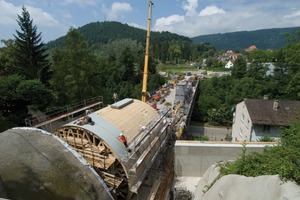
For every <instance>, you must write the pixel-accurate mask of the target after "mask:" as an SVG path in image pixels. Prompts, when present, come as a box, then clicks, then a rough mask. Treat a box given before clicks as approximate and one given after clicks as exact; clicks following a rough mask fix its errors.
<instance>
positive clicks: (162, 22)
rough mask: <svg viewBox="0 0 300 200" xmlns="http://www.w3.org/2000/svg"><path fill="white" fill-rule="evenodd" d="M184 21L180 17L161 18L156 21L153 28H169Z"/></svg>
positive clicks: (182, 17)
mask: <svg viewBox="0 0 300 200" xmlns="http://www.w3.org/2000/svg"><path fill="white" fill-rule="evenodd" d="M182 21H184V16H181V15H171V16H169V17H162V18H159V19H157V20H156V23H155V26H156V27H157V28H158V27H164V26H171V25H174V24H176V23H179V22H182Z"/></svg>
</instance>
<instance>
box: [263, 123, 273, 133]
mask: <svg viewBox="0 0 300 200" xmlns="http://www.w3.org/2000/svg"><path fill="white" fill-rule="evenodd" d="M270 127H271V126H270V125H264V127H263V131H264V132H270Z"/></svg>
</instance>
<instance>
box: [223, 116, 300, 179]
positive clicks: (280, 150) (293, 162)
mask: <svg viewBox="0 0 300 200" xmlns="http://www.w3.org/2000/svg"><path fill="white" fill-rule="evenodd" d="M299 156H300V123H299V122H298V123H292V124H291V126H290V127H289V128H286V129H284V130H282V131H281V143H279V144H278V146H274V147H266V149H265V150H264V152H262V153H258V152H252V153H250V154H248V155H246V147H244V149H243V152H242V154H241V156H240V157H239V158H238V159H237V160H236V161H235V162H229V163H226V164H223V165H221V170H220V172H221V175H227V174H240V175H244V176H249V177H256V176H262V175H275V174H278V175H279V176H280V177H281V178H282V179H284V180H291V181H295V182H296V183H298V184H300V168H299V166H300V159H299Z"/></svg>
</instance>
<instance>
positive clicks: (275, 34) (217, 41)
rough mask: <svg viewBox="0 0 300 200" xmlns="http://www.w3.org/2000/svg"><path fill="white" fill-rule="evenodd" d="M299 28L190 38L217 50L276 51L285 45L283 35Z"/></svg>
mask: <svg viewBox="0 0 300 200" xmlns="http://www.w3.org/2000/svg"><path fill="white" fill-rule="evenodd" d="M299 28H300V27H294V28H273V29H262V30H256V31H240V32H232V33H223V34H221V33H219V34H211V35H203V36H197V37H193V38H191V40H192V41H193V42H194V43H210V44H211V45H213V46H214V47H216V48H217V50H229V49H232V50H239V49H245V48H248V47H249V46H251V45H255V46H256V47H257V48H259V49H264V50H266V49H278V48H281V47H283V46H284V45H285V44H286V40H285V34H286V33H289V34H291V35H294V34H296V32H297V30H298V29H299Z"/></svg>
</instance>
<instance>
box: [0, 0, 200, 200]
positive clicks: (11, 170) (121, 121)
mask: <svg viewBox="0 0 300 200" xmlns="http://www.w3.org/2000/svg"><path fill="white" fill-rule="evenodd" d="M152 5H153V3H152V2H151V1H150V4H149V13H148V16H149V17H148V31H147V40H146V54H145V66H144V78H143V88H142V101H140V100H137V99H131V98H126V99H123V100H121V101H118V102H115V103H114V104H112V105H108V106H106V107H103V108H101V107H102V104H103V101H102V97H97V98H94V99H91V100H85V101H83V102H81V103H79V104H76V105H69V106H67V107H66V108H62V109H59V110H58V111H57V112H56V111H55V112H50V113H37V112H36V111H32V117H31V118H27V119H25V124H26V126H27V127H19V128H13V129H9V130H7V131H5V132H3V133H1V134H0V142H1V144H2V143H5V145H1V146H0V152H1V154H0V160H1V161H3V160H5V161H6V162H0V175H1V177H0V186H1V185H3V187H4V191H5V193H6V196H5V197H7V198H10V199H20V198H22V199H37V198H38V197H39V198H41V197H42V199H126V200H136V199H142V200H144V199H172V196H173V187H174V184H175V183H174V144H175V141H176V138H181V137H183V133H184V129H185V127H186V125H187V124H188V122H189V120H190V117H191V112H192V108H193V104H194V100H195V96H196V95H195V94H196V92H197V87H198V82H199V81H198V79H197V76H188V77H182V76H181V77H174V79H173V80H172V82H168V83H167V84H166V85H164V86H163V87H162V88H161V89H159V90H158V91H156V93H155V96H152V97H151V99H150V100H149V101H148V100H147V97H148V95H149V93H148V92H147V74H148V53H149V40H150V22H151V12H152ZM154 105H155V106H154ZM8 158H9V159H8ZM33 177H34V179H33ZM28 187H30V188H28ZM1 191H2V190H1V187H0V195H1ZM0 197H1V196H0Z"/></svg>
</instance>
